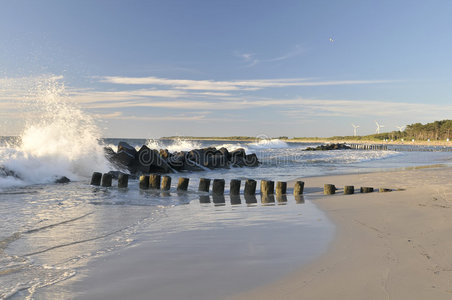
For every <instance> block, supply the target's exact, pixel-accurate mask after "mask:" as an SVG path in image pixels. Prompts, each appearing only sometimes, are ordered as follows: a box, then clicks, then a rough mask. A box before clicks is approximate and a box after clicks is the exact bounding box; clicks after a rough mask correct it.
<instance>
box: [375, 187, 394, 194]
mask: <svg viewBox="0 0 452 300" xmlns="http://www.w3.org/2000/svg"><path fill="white" fill-rule="evenodd" d="M378 192H380V193H387V192H392V189H387V188H379V189H378Z"/></svg>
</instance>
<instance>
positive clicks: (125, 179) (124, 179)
mask: <svg viewBox="0 0 452 300" xmlns="http://www.w3.org/2000/svg"><path fill="white" fill-rule="evenodd" d="M128 186H129V174H124V173H119V175H118V188H126V187H128Z"/></svg>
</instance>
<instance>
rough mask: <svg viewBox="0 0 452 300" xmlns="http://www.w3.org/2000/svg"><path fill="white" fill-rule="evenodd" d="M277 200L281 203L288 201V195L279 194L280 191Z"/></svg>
mask: <svg viewBox="0 0 452 300" xmlns="http://www.w3.org/2000/svg"><path fill="white" fill-rule="evenodd" d="M276 201H278V202H279V203H286V202H287V196H286V195H285V194H282V195H278V192H276Z"/></svg>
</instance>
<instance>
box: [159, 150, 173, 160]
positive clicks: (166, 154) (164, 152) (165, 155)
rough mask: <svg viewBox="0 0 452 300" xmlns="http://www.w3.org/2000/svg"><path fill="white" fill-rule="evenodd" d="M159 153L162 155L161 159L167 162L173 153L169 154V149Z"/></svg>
mask: <svg viewBox="0 0 452 300" xmlns="http://www.w3.org/2000/svg"><path fill="white" fill-rule="evenodd" d="M159 153H160V157H161V158H163V159H166V160H167V159H168V158H169V156H170V155H171V153H169V151H168V149H160V151H159Z"/></svg>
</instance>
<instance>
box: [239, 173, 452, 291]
mask: <svg viewBox="0 0 452 300" xmlns="http://www.w3.org/2000/svg"><path fill="white" fill-rule="evenodd" d="M451 178H452V168H447V167H443V168H438V167H432V168H416V169H409V170H403V171H394V172H386V173H370V174H358V175H343V176H330V177H314V178H305V179H303V180H304V181H305V182H306V185H307V187H308V189H309V187H321V186H323V184H324V183H332V184H335V185H336V187H338V188H341V187H343V186H344V185H355V187H358V188H359V187H360V186H373V187H377V188H378V187H386V188H395V189H405V190H403V191H402V190H401V191H394V192H389V193H378V192H376V193H369V194H355V195H341V194H340V192H341V191H338V194H336V195H332V196H323V195H321V193H320V192H319V193H317V195H316V196H312V197H311V198H312V199H314V200H313V201H314V202H315V203H316V204H317V205H318V206H319V207H320V208H321V209H323V210H324V211H325V212H326V213H327V215H328V217H329V218H330V219H331V220H332V221H333V223H334V224H336V226H337V234H336V237H335V239H334V242H333V243H332V244H331V246H330V249H329V251H328V252H327V253H326V254H325V255H323V256H321V257H320V258H319V259H317V260H315V261H314V262H312V263H311V264H309V265H307V266H305V267H303V268H301V269H300V270H298V271H296V272H294V273H291V274H289V275H288V276H286V277H284V278H281V279H278V280H276V281H275V282H274V283H273V284H271V285H266V286H263V287H261V288H258V289H254V290H252V291H249V292H247V293H244V294H240V295H238V296H237V297H234V299H451V297H452V262H451V256H450V253H451V252H452V242H451V239H450V236H451V234H452V219H451V218H450V216H451V209H452V197H451V196H452V181H451Z"/></svg>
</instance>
